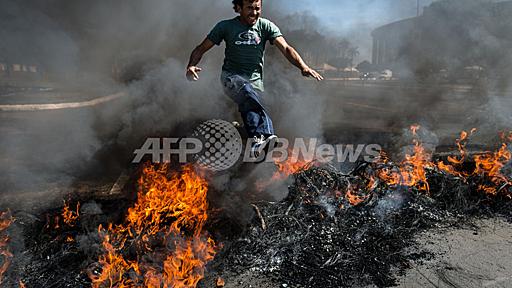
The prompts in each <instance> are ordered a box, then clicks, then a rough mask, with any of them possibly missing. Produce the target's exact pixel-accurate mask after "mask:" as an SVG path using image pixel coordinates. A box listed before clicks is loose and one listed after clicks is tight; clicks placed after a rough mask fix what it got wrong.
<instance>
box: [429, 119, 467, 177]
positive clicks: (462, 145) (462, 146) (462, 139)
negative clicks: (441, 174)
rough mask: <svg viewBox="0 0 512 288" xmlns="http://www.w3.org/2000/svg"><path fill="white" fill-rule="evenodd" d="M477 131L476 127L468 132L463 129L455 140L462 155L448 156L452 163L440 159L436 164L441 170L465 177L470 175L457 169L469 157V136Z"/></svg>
mask: <svg viewBox="0 0 512 288" xmlns="http://www.w3.org/2000/svg"><path fill="white" fill-rule="evenodd" d="M475 132H476V128H473V129H471V131H470V132H469V133H468V132H466V131H462V132H461V133H460V136H459V138H457V140H455V144H456V145H457V149H458V150H459V153H460V157H454V156H448V158H447V159H448V162H450V164H445V163H444V162H442V161H439V162H438V163H437V164H436V166H437V168H438V169H439V170H441V171H445V172H447V173H449V174H452V175H455V176H458V177H461V178H464V177H468V176H469V175H470V174H468V173H464V172H460V171H457V168H456V167H458V166H460V165H462V163H464V161H465V160H466V157H467V150H466V144H467V141H468V140H469V136H471V135H473V134H474V133H475Z"/></svg>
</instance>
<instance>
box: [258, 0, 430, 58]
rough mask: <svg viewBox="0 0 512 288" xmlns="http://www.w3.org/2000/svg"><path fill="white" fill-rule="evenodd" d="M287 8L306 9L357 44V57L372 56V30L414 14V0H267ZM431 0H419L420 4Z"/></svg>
mask: <svg viewBox="0 0 512 288" xmlns="http://www.w3.org/2000/svg"><path fill="white" fill-rule="evenodd" d="M268 1H275V2H276V3H274V4H276V5H277V7H279V9H283V11H284V12H285V13H286V12H290V13H293V12H302V11H308V12H310V13H312V14H313V15H315V16H317V17H318V19H319V20H320V23H321V24H322V25H323V26H324V27H325V28H326V29H327V32H328V33H333V34H335V35H339V36H341V37H347V38H348V39H349V40H350V41H351V42H353V43H354V44H355V45H357V46H359V51H360V56H359V58H360V59H358V60H365V59H371V43H372V38H371V34H370V33H371V31H372V30H373V29H375V28H377V27H379V26H381V25H384V24H387V23H390V22H393V21H397V20H400V19H405V18H410V17H414V16H416V11H417V10H416V9H417V0H315V1H312V0H291V1H290V0H268ZM432 1H433V0H419V4H420V5H419V6H420V13H421V11H423V8H422V7H425V6H428V5H430V4H431V3H432Z"/></svg>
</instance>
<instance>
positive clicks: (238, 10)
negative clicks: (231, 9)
mask: <svg viewBox="0 0 512 288" xmlns="http://www.w3.org/2000/svg"><path fill="white" fill-rule="evenodd" d="M235 12H236V13H240V12H242V7H240V5H238V4H237V5H235Z"/></svg>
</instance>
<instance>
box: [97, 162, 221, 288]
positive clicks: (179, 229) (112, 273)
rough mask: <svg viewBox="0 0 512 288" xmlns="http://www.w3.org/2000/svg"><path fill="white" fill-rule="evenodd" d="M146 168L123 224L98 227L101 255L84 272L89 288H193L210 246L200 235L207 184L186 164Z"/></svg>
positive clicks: (209, 257) (211, 254)
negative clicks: (175, 170)
mask: <svg viewBox="0 0 512 288" xmlns="http://www.w3.org/2000/svg"><path fill="white" fill-rule="evenodd" d="M167 173H169V171H168V166H166V165H164V166H162V167H153V166H148V167H145V168H144V171H143V173H142V176H141V178H140V180H139V187H140V188H139V189H140V190H139V192H138V196H137V202H136V203H135V205H134V206H133V207H132V208H130V209H128V215H127V216H126V220H125V223H123V224H120V225H113V224H109V226H108V228H107V229H103V227H102V226H100V227H99V229H98V230H99V233H100V234H101V235H102V237H103V244H102V245H103V249H104V250H105V252H106V253H105V254H104V255H102V256H101V257H100V259H99V263H98V264H99V266H100V267H98V269H93V270H92V271H91V272H90V273H89V277H90V278H91V281H92V284H93V287H113V286H121V287H195V286H196V285H197V283H198V282H199V280H201V279H202V278H203V275H204V269H205V266H206V263H208V262H209V261H210V260H212V259H213V257H214V255H215V248H216V247H215V243H214V241H213V240H212V239H211V238H209V237H208V235H207V233H206V231H204V229H203V228H204V225H205V222H206V220H207V218H208V215H207V210H208V204H207V201H206V193H207V191H208V184H207V183H206V181H205V180H204V178H201V177H200V176H199V175H198V174H197V173H196V172H195V171H194V170H193V168H192V167H190V166H187V167H184V168H183V171H180V172H178V173H176V174H173V175H171V176H170V177H169V178H168V177H167Z"/></svg>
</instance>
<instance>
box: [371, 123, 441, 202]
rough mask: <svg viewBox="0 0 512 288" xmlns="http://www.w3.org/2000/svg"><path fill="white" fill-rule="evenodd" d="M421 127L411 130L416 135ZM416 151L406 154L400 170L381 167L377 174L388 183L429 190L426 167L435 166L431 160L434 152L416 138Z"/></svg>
mask: <svg viewBox="0 0 512 288" xmlns="http://www.w3.org/2000/svg"><path fill="white" fill-rule="evenodd" d="M419 128H420V127H419V126H418V125H413V126H411V131H412V133H413V135H414V136H416V135H417V134H416V133H417V131H418V129H419ZM413 141H414V142H413V143H414V151H413V153H412V154H411V155H409V154H406V155H405V159H404V160H403V161H402V162H401V163H400V165H399V167H398V170H391V169H388V168H384V169H381V170H380V171H379V172H378V173H377V176H378V177H379V178H380V179H381V180H383V181H384V182H386V184H388V185H403V186H408V187H416V188H418V189H419V190H421V191H427V192H428V191H429V190H430V187H429V184H428V182H427V175H426V171H425V169H426V168H433V163H432V162H431V161H430V159H431V158H432V154H431V153H429V152H427V151H426V150H425V148H424V147H423V145H422V144H421V143H420V141H419V140H417V139H414V140H413Z"/></svg>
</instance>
